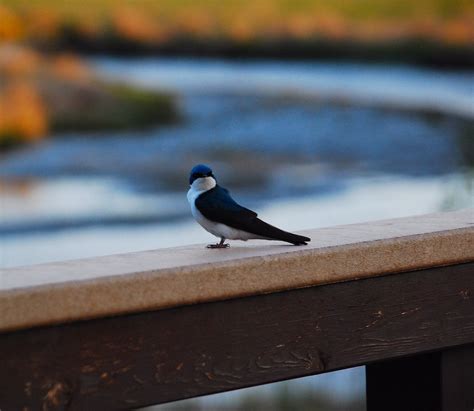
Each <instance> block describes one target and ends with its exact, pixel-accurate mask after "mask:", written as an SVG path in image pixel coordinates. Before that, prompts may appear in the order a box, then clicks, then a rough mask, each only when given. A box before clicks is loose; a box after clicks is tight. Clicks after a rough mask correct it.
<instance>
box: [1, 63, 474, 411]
mask: <svg viewBox="0 0 474 411" xmlns="http://www.w3.org/2000/svg"><path fill="white" fill-rule="evenodd" d="M95 64H96V66H97V67H98V68H99V70H101V71H102V72H103V73H104V75H114V76H118V77H121V78H124V79H127V80H130V81H136V82H139V83H140V84H142V85H144V86H146V87H155V88H156V87H159V88H168V89H171V90H172V91H174V92H176V93H178V94H179V99H180V103H181V107H182V110H183V112H184V121H183V122H182V123H180V124H177V125H174V126H169V127H166V128H160V129H150V130H141V131H136V132H123V133H109V134H107V135H105V136H98V135H95V134H93V133H92V134H87V135H86V134H78V133H71V134H68V135H62V136H55V138H51V139H49V140H47V141H45V142H42V143H41V144H39V145H37V146H34V147H28V148H25V149H22V150H21V151H16V152H12V153H9V154H7V155H4V156H3V157H0V178H1V184H0V193H1V203H0V207H1V213H0V266H3V267H10V266H17V265H23V264H33V263H40V262H47V261H54V260H63V259H72V258H79V257H87V256H95V255H102V254H111V253H119V252H128V251H135V250H144V249H153V248H158V247H167V246H176V245H184V244H189V243H196V242H208V241H210V235H209V234H208V233H206V232H205V231H204V230H202V229H201V228H200V227H199V226H198V225H197V224H195V223H194V222H193V221H192V220H191V218H190V213H189V211H188V205H187V203H186V198H185V192H186V190H187V173H188V170H189V169H190V168H191V166H192V165H193V164H195V163H198V162H208V163H210V164H211V165H212V166H213V168H214V169H215V173H216V175H217V176H218V178H219V179H220V181H221V183H222V184H223V185H225V186H226V187H228V188H229V189H231V191H232V193H233V194H235V196H236V197H237V198H238V199H239V201H240V202H242V203H244V204H245V205H247V206H249V207H253V208H255V209H256V210H257V211H258V212H259V214H260V215H261V216H262V217H263V218H264V219H265V220H267V221H269V222H271V223H274V224H276V225H279V226H282V227H284V228H286V229H288V230H299V229H305V228H314V227H321V226H328V225H335V224H344V223H355V222H361V221H367V220H376V219H383V218H392V217H401V216H407V215H414V214H421V213H428V212H433V211H439V210H452V209H458V208H463V207H469V206H472V205H473V196H472V192H473V179H472V176H473V167H474V164H473V163H474V161H473V158H474V147H473V141H474V132H473V129H474V128H473V120H472V118H474V115H473V110H474V106H473V105H472V104H471V103H472V100H470V99H471V98H472V93H473V82H472V73H437V72H433V71H429V70H424V69H410V68H396V69H394V68H392V67H385V66H362V65H357V66H354V65H341V64H337V65H336V64H326V63H325V64H303V63H291V64H290V63H288V64H283V63H278V64H276V63H258V62H256V63H249V62H247V63H245V64H244V63H242V64H240V63H230V62H225V63H224V62H219V61H208V60H204V61H198V62H189V61H182V60H160V59H146V60H139V61H133V60H111V59H101V60H96V61H95ZM410 110H415V111H416V112H414V111H410ZM446 113H454V114H456V116H447V115H446ZM334 375H335V377H331V376H330V375H329V376H322V377H312V378H309V379H307V380H304V381H307V383H308V384H310V385H311V386H312V387H314V386H315V384H316V385H317V384H318V383H320V384H322V385H323V386H324V384H326V385H327V383H328V382H330V381H332V380H331V378H334V381H333V382H331V383H330V386H331V390H332V391H334V390H335V388H334V387H336V386H338V384H339V385H340V386H341V387H345V389H346V391H344V390H342V391H341V392H339V391H338V393H337V396H340V398H341V399H344V398H345V399H347V398H352V397H354V396H356V397H360V396H362V393H363V389H364V384H363V379H364V375H363V370H362V369H355V370H349V371H344V372H341V373H340V374H334ZM349 380H350V384H348V381H349ZM302 381H303V380H302ZM304 381H303V382H301V381H300V382H298V384H303V385H304V384H305V383H304ZM338 382H339V383H338ZM282 384H291V383H282ZM299 386H301V385H299ZM328 386H329V385H327V386H326V387H325V388H324V387H323V388H324V389H326V391H327V390H328ZM294 389H295V388H294V387H293V388H292V390H294ZM270 390H271V388H270ZM331 390H330V391H331ZM242 392H243V391H242ZM259 392H260V393H261V391H259ZM235 395H237V397H238V395H240V394H226V396H225V398H228V399H227V400H226V399H225V398H224V399H222V398H223V397H222V396H215V397H210V398H207V399H204V400H198V401H204V404H211V403H212V402H213V401H217V403H219V404H226V401H227V404H229V403H232V401H234V400H235V398H237V397H235V398H234V397H233V396H235ZM244 395H247V394H244ZM215 398H217V399H215ZM239 398H240V397H239ZM206 401H207V402H206ZM219 401H221V402H219ZM201 406H202V404H201Z"/></svg>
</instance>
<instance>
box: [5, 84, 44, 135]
mask: <svg viewBox="0 0 474 411" xmlns="http://www.w3.org/2000/svg"><path fill="white" fill-rule="evenodd" d="M47 128H48V124H47V117H46V108H45V105H44V102H43V100H42V99H41V97H40V96H39V94H38V92H37V91H36V90H35V88H34V87H32V86H31V85H30V84H28V83H25V82H20V81H16V82H13V83H11V84H9V85H7V86H6V88H5V89H4V90H3V93H1V94H0V131H1V132H2V134H12V135H18V136H22V137H23V139H24V140H26V141H36V140H39V139H40V138H41V137H42V136H43V135H44V134H45V133H46V131H47Z"/></svg>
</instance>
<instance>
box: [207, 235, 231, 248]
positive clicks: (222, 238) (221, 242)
mask: <svg viewBox="0 0 474 411" xmlns="http://www.w3.org/2000/svg"><path fill="white" fill-rule="evenodd" d="M224 242H225V238H224V237H221V241H220V243H217V244H209V245H208V246H207V248H228V247H230V244H225V243H224Z"/></svg>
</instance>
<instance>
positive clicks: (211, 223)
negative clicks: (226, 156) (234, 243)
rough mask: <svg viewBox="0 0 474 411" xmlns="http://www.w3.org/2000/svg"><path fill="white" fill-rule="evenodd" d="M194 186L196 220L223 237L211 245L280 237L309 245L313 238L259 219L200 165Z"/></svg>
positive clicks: (190, 197)
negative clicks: (287, 230) (229, 241)
mask: <svg viewBox="0 0 474 411" xmlns="http://www.w3.org/2000/svg"><path fill="white" fill-rule="evenodd" d="M189 184H190V186H191V188H190V189H189V191H188V201H189V204H190V205H191V211H192V213H193V216H194V218H195V219H196V221H197V222H198V223H199V224H200V225H201V226H202V227H203V228H204V229H205V230H206V231H208V232H210V233H211V234H213V235H215V236H216V237H219V238H220V240H221V241H220V242H219V243H217V244H210V245H208V246H207V247H208V248H227V247H229V244H226V243H225V240H226V239H229V240H243V241H247V240H250V239H263V240H279V241H285V242H287V243H291V244H294V245H306V244H307V242H308V241H311V239H310V238H308V237H304V236H301V235H297V234H292V233H288V232H286V231H283V230H280V229H279V228H276V227H274V226H272V225H270V224H267V223H266V222H264V221H262V220H260V219H259V218H257V213H255V212H253V211H252V210H249V209H248V208H245V207H242V206H241V205H239V204H237V203H236V202H235V201H234V200H233V199H232V197H231V196H230V194H229V191H227V190H226V189H225V188H223V187H221V186H219V185H218V184H217V182H216V178H215V177H214V174H213V173H212V170H211V169H210V168H209V167H208V166H206V165H204V164H198V165H197V166H195V167H194V168H193V169H192V170H191V174H190V176H189Z"/></svg>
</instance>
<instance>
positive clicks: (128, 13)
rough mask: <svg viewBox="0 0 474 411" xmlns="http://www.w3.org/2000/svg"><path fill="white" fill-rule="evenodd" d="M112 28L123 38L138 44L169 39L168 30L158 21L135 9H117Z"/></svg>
mask: <svg viewBox="0 0 474 411" xmlns="http://www.w3.org/2000/svg"><path fill="white" fill-rule="evenodd" d="M112 26H113V28H114V29H115V31H116V32H117V33H118V34H119V35H120V36H121V37H123V38H126V39H129V40H134V41H138V42H143V43H149V42H155V41H158V40H163V39H166V38H167V33H166V30H165V29H164V28H163V27H162V26H161V25H160V24H159V22H158V21H157V20H156V19H153V18H150V17H149V16H148V15H147V14H145V13H143V12H141V11H140V10H138V9H134V8H128V7H119V8H117V9H115V11H114V12H113V14H112Z"/></svg>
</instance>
